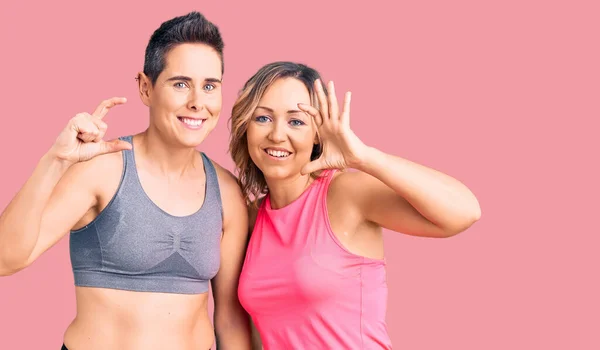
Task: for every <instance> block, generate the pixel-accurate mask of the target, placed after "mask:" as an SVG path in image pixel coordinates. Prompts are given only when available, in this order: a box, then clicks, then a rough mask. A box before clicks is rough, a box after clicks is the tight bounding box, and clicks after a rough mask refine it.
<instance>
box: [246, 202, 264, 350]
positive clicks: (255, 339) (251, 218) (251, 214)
mask: <svg viewBox="0 0 600 350" xmlns="http://www.w3.org/2000/svg"><path fill="white" fill-rule="evenodd" d="M263 199H264V197H263V198H260V199H259V200H258V207H260V205H261V203H262V200H263ZM257 215H258V208H256V207H254V205H252V204H250V205H248V239H249V238H250V236H251V235H252V231H254V223H256V216H257ZM250 330H251V332H252V350H262V348H263V346H262V340H261V339H260V333H258V329H256V326H255V325H254V322H252V319H251V318H250Z"/></svg>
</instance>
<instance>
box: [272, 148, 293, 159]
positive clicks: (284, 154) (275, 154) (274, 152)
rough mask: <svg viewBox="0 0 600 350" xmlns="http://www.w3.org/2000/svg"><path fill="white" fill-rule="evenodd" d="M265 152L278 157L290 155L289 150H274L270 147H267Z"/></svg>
mask: <svg viewBox="0 0 600 350" xmlns="http://www.w3.org/2000/svg"><path fill="white" fill-rule="evenodd" d="M267 153H268V154H269V155H271V156H273V157H278V158H283V157H287V156H289V155H290V152H285V151H275V150H272V149H267Z"/></svg>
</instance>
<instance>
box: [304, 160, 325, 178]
mask: <svg viewBox="0 0 600 350" xmlns="http://www.w3.org/2000/svg"><path fill="white" fill-rule="evenodd" d="M325 167H326V164H325V163H324V162H323V160H322V159H321V158H319V159H317V160H313V161H312V162H310V163H308V164H306V165H305V166H303V167H302V170H300V173H301V174H302V175H306V174H310V173H312V172H315V171H318V170H321V169H324V168H325Z"/></svg>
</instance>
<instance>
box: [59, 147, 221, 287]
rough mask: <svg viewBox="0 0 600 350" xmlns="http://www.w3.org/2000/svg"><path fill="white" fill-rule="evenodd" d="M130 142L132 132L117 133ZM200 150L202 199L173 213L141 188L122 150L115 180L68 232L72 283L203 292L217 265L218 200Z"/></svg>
mask: <svg viewBox="0 0 600 350" xmlns="http://www.w3.org/2000/svg"><path fill="white" fill-rule="evenodd" d="M121 139H122V140H125V141H127V142H129V143H132V137H131V136H126V137H122V138H121ZM201 154H202V161H203V163H204V171H205V174H206V191H205V198H204V204H203V205H202V207H201V208H200V210H198V211H197V212H196V213H194V214H192V215H189V216H183V217H176V216H172V215H170V214H168V213H166V212H165V211H163V210H162V209H160V208H159V207H158V206H157V205H156V204H155V203H154V202H152V201H151V200H150V198H149V197H148V196H147V195H146V193H145V192H144V190H143V188H142V186H141V184H140V181H139V178H138V173H137V170H136V166H135V159H134V155H133V150H125V151H123V174H122V177H121V183H120V184H119V188H118V190H117V192H116V194H115V196H114V197H113V198H112V199H111V201H110V203H109V204H108V205H107V207H106V208H105V209H104V210H103V211H102V212H101V213H100V214H99V215H98V217H96V219H94V220H93V221H92V222H91V223H90V224H89V225H87V226H85V227H83V228H81V229H79V230H76V231H71V234H70V241H69V245H70V253H71V265H72V267H73V275H74V278H75V285H77V286H88V287H101V288H113V289H124V290H132V291H147V292H164V293H180V294H197V293H204V292H206V291H207V290H208V282H209V280H210V279H211V278H212V277H214V276H215V274H216V273H217V271H218V270H219V265H220V255H221V253H220V241H221V232H222V225H223V221H222V218H223V216H222V203H221V195H220V190H219V183H218V179H217V173H216V171H215V168H214V166H213V164H212V162H211V161H210V159H209V158H208V157H206V155H205V154H204V153H201Z"/></svg>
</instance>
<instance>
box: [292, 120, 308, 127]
mask: <svg viewBox="0 0 600 350" xmlns="http://www.w3.org/2000/svg"><path fill="white" fill-rule="evenodd" d="M290 123H291V124H292V126H302V125H305V124H304V122H303V121H302V120H298V119H292V120H291V121H290Z"/></svg>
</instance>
